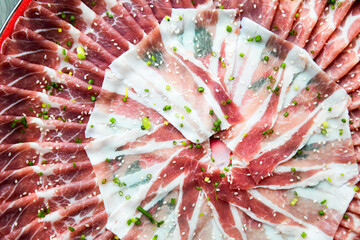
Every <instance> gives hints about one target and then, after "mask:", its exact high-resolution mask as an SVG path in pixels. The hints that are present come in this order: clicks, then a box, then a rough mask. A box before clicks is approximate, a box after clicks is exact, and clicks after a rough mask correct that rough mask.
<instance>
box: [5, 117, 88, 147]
mask: <svg viewBox="0 0 360 240" xmlns="http://www.w3.org/2000/svg"><path fill="white" fill-rule="evenodd" d="M85 128H86V125H85V124H80V123H70V122H63V121H58V120H41V119H40V118H31V117H26V118H25V117H16V116H0V137H1V139H0V143H1V144H16V143H22V142H70V143H72V144H74V143H80V142H89V141H90V139H86V138H85Z"/></svg>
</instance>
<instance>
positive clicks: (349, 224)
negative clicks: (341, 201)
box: [340, 212, 360, 234]
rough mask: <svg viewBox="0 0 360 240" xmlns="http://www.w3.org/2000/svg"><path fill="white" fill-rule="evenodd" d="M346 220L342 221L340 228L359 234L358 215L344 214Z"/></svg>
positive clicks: (359, 217) (359, 221)
mask: <svg viewBox="0 0 360 240" xmlns="http://www.w3.org/2000/svg"><path fill="white" fill-rule="evenodd" d="M346 215H347V219H344V218H343V219H342V221H341V223H340V226H342V227H345V228H348V229H350V230H351V231H353V232H355V233H357V234H360V215H359V214H356V213H353V212H346Z"/></svg>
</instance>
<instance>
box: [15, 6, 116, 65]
mask: <svg viewBox="0 0 360 240" xmlns="http://www.w3.org/2000/svg"><path fill="white" fill-rule="evenodd" d="M33 3H34V4H32V5H35V2H33ZM36 5H37V6H36ZM36 5H35V6H32V8H29V9H28V10H26V12H25V13H24V16H25V17H21V18H19V20H18V22H17V23H16V26H15V29H14V31H15V32H16V31H21V29H23V28H29V29H31V30H32V31H36V32H38V33H39V34H40V35H41V36H43V37H44V38H46V39H48V40H50V41H52V42H55V43H57V44H59V45H60V46H61V47H63V48H65V49H66V51H71V52H74V53H76V49H77V48H78V47H85V49H86V54H87V55H86V59H88V60H89V61H91V62H92V63H94V64H95V65H96V66H98V67H100V68H101V69H106V68H107V67H108V65H109V64H110V63H111V62H112V61H113V60H114V59H115V56H113V55H112V54H110V53H109V52H108V51H107V50H106V49H105V48H104V47H102V46H101V45H99V44H98V43H96V42H94V41H93V40H92V39H91V38H89V37H88V36H86V35H85V34H83V33H81V32H80V31H79V30H77V29H76V28H74V27H73V26H72V25H71V24H69V23H67V22H65V21H63V20H60V19H59V18H58V17H57V16H56V14H54V13H52V12H51V11H49V10H47V9H45V8H43V7H41V6H40V5H38V4H36Z"/></svg>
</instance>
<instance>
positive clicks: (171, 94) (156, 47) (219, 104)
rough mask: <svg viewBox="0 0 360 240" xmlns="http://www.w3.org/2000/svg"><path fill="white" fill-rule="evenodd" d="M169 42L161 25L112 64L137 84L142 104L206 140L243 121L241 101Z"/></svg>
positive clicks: (191, 136)
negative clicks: (238, 106) (236, 101)
mask: <svg viewBox="0 0 360 240" xmlns="http://www.w3.org/2000/svg"><path fill="white" fill-rule="evenodd" d="M166 46H167V45H165V43H164V42H163V41H162V35H161V32H160V30H159V28H157V29H155V30H154V31H153V32H152V33H151V34H150V35H148V36H147V37H146V38H145V39H144V40H143V41H142V42H140V43H139V44H138V45H137V46H136V48H135V49H133V50H130V51H128V52H127V53H125V54H123V55H122V56H121V57H120V58H118V59H117V60H115V61H114V62H113V63H112V64H111V66H110V68H111V70H112V71H113V73H114V74H115V76H117V77H118V78H120V79H123V81H124V83H125V84H126V85H127V86H130V87H132V88H134V90H135V91H136V93H137V94H139V95H140V96H141V103H143V104H144V105H146V106H147V107H150V108H153V109H154V110H156V111H157V112H158V113H160V114H161V115H162V116H163V117H165V118H166V119H167V120H168V121H169V122H170V123H171V124H172V125H173V126H175V127H176V128H177V129H178V130H179V131H180V132H181V133H182V134H183V135H184V136H185V137H186V138H187V139H189V140H191V141H192V142H198V141H200V142H203V141H204V140H205V139H207V138H209V137H210V136H211V135H212V134H213V133H214V131H219V130H222V129H227V128H229V127H230V126H231V125H232V124H234V123H236V122H238V121H240V120H241V116H240V115H239V113H238V110H237V107H236V105H235V104H234V103H233V102H232V101H231V100H230V98H229V96H228V94H227V93H226V91H225V89H224V88H223V87H222V85H221V83H220V82H219V81H217V80H216V79H214V78H213V77H212V76H211V74H210V72H208V71H207V70H206V69H205V68H204V66H203V65H202V64H201V62H199V61H197V60H196V59H195V58H192V56H191V55H188V54H186V52H184V51H183V50H182V49H177V50H176V51H174V49H173V48H171V49H168V48H166ZM154 79H156V80H157V82H156V85H154ZM140 83H141V84H140ZM105 84H106V83H105ZM199 88H202V89H203V91H201V90H200V91H199ZM105 89H107V88H105ZM109 89H116V88H115V87H114V88H109ZM146 89H147V91H148V92H147V91H145V90H146ZM107 90H108V89H107ZM199 105H201V106H202V108H201V109H199V108H198V107H197V106H199ZM209 111H212V114H209Z"/></svg>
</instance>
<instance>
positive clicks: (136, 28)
mask: <svg viewBox="0 0 360 240" xmlns="http://www.w3.org/2000/svg"><path fill="white" fill-rule="evenodd" d="M82 2H84V3H85V4H86V6H88V7H89V8H90V9H92V10H93V11H94V12H95V13H96V14H97V15H99V16H102V17H103V19H104V20H105V21H106V22H107V23H108V24H110V25H111V26H112V27H113V28H114V29H115V30H116V31H118V32H119V33H120V34H121V35H122V36H123V37H124V38H125V39H126V40H128V41H129V42H130V43H131V44H137V43H138V42H139V41H140V40H141V39H142V38H143V36H144V35H145V33H144V31H143V29H142V28H141V27H140V25H139V24H138V23H137V22H136V21H135V19H134V18H133V17H132V16H131V15H130V13H129V12H128V11H127V10H126V9H125V7H124V6H123V5H122V4H120V3H119V2H118V1H117V0H96V1H93V0H82Z"/></svg>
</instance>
